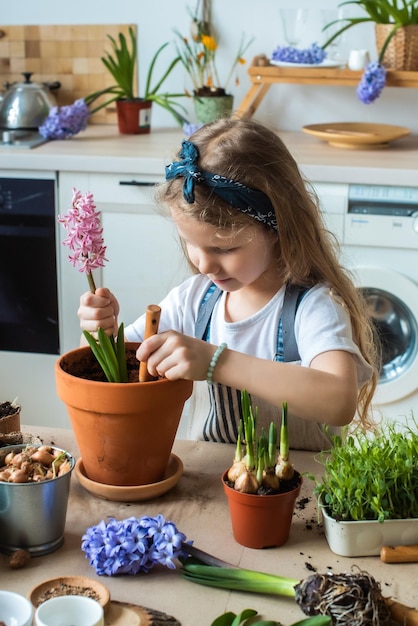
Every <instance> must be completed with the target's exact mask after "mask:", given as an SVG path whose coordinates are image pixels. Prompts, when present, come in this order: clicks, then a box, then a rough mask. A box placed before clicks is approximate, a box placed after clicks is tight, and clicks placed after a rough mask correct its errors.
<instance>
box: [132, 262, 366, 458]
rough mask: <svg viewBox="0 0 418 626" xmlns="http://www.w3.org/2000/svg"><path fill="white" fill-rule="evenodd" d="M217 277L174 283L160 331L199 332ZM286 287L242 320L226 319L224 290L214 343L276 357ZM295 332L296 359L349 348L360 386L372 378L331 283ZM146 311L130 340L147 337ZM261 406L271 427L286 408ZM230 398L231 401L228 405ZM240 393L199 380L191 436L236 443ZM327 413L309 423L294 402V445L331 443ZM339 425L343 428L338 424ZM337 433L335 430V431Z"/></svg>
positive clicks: (257, 401)
mask: <svg viewBox="0 0 418 626" xmlns="http://www.w3.org/2000/svg"><path fill="white" fill-rule="evenodd" d="M211 284H212V283H211V281H210V280H209V279H208V278H207V277H206V276H204V275H200V274H199V275H195V276H192V277H191V278H189V279H187V280H186V281H185V282H184V283H182V284H181V285H179V286H178V287H176V288H174V289H173V290H172V291H170V293H169V294H168V295H167V296H166V297H165V298H164V300H162V302H161V303H160V306H161V318H160V325H159V330H160V331H161V332H162V331H164V330H169V329H171V330H176V331H179V332H181V333H184V334H186V335H190V336H194V334H195V323H196V319H197V315H198V311H199V306H200V303H201V301H202V299H203V297H204V296H205V294H206V293H207V291H208V289H209V287H210V285H211ZM284 293H285V288H284V287H282V288H281V289H280V290H279V291H278V292H277V293H276V294H275V295H274V296H273V298H272V299H271V300H270V301H269V302H268V303H267V304H266V305H265V306H264V307H263V308H262V309H260V310H259V311H257V312H256V313H255V314H254V315H252V316H250V317H248V318H246V319H244V320H240V321H239V322H226V321H225V314H224V312H225V297H226V294H225V293H223V294H222V295H221V297H220V298H219V299H218V301H217V302H216V304H215V307H214V309H213V313H212V317H211V321H210V338H209V340H210V342H211V343H213V344H215V345H219V344H220V343H222V342H225V343H226V344H227V345H228V348H230V349H231V350H238V351H239V352H244V353H247V354H252V355H254V356H257V357H259V358H262V359H269V360H272V359H273V358H274V354H275V352H276V346H277V331H278V326H279V320H280V316H281V313H282V307H283V298H284ZM294 328H295V337H296V342H297V345H298V349H299V354H300V357H301V360H300V361H296V362H295V364H297V365H301V366H302V367H309V365H310V363H311V362H312V360H313V359H314V358H315V357H316V356H317V355H318V354H321V353H323V352H327V351H329V350H345V351H347V352H350V353H352V354H353V355H354V357H355V362H356V366H357V380H358V386H359V387H360V386H361V385H362V384H363V383H364V382H366V381H367V380H369V378H370V376H371V373H372V369H371V367H370V365H369V364H368V363H367V362H366V361H365V360H364V359H363V357H362V355H361V354H360V351H359V349H358V347H357V346H356V344H355V343H354V341H353V339H352V331H351V323H350V318H349V315H348V313H347V311H346V309H345V308H344V307H343V306H342V305H341V304H340V302H339V301H338V299H336V298H334V297H333V296H332V294H331V293H330V290H329V287H328V286H327V285H324V284H319V285H317V286H315V287H313V288H312V289H310V290H309V292H307V293H306V295H305V296H304V297H303V299H302V301H301V303H300V305H299V307H298V310H297V312H296V317H295V326H294ZM144 330H145V316H144V315H143V316H141V317H140V318H138V319H137V320H136V321H135V322H134V323H133V324H131V325H129V326H127V327H126V329H125V336H126V337H127V339H128V340H129V341H142V340H143V336H144ZM252 401H253V406H258V407H259V415H260V418H259V424H260V427H261V425H264V426H265V427H266V428H267V429H268V425H269V423H270V421H271V420H272V419H275V420H278V422H279V421H280V412H281V409H280V408H278V407H272V406H271V405H269V404H267V403H266V402H265V401H263V400H262V399H261V398H255V397H253V398H252ZM225 403H227V404H229V406H227V407H226V406H225ZM238 405H239V392H237V390H231V389H228V388H225V387H223V386H221V385H217V384H215V385H214V386H213V388H212V389H210V388H209V387H208V385H207V384H206V382H204V383H200V382H199V383H195V390H194V394H193V398H192V400H191V401H190V411H189V413H190V415H191V416H193V420H192V421H191V422H190V424H189V431H188V435H189V437H190V438H193V439H208V440H211V441H213V440H214V441H222V442H233V441H235V440H236V433H237V424H238V421H239V409H238ZM320 422H321V416H318V423H316V422H308V421H306V420H302V419H300V418H297V417H296V416H293V415H292V412H291V407H289V437H290V442H291V447H292V448H302V449H307V450H320V449H324V448H328V447H329V444H330V438H329V436H328V435H326V434H325V433H324V431H323V426H322V425H321V423H320ZM337 430H338V429H337ZM334 432H336V429H335V428H334V429H332V428H331V429H330V431H329V435H332V434H333V433H334Z"/></svg>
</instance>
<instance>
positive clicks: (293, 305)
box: [276, 285, 309, 363]
mask: <svg viewBox="0 0 418 626" xmlns="http://www.w3.org/2000/svg"><path fill="white" fill-rule="evenodd" d="M307 291H309V288H308V287H303V286H302V285H286V291H285V294H284V301H283V310H282V315H281V318H280V323H279V332H278V341H277V343H278V346H277V353H276V354H277V356H278V357H279V358H278V359H276V360H279V361H281V360H283V361H284V362H285V363H289V362H291V361H298V360H299V359H300V355H299V350H298V345H297V343H296V337H295V316H296V311H297V309H298V306H299V304H300V301H301V300H302V298H303V296H304V295H305V293H306V292H307ZM280 325H281V328H280ZM280 330H281V332H282V342H281V341H280V338H279V335H280ZM281 343H282V346H283V348H282V350H280V347H281V346H280V344H281ZM281 352H282V358H280V356H281Z"/></svg>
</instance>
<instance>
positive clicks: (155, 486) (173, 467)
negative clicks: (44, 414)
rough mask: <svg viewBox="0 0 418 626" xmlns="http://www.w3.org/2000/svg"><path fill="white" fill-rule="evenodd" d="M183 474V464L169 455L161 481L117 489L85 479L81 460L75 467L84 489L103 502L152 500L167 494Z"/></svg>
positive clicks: (115, 486) (116, 487)
mask: <svg viewBox="0 0 418 626" xmlns="http://www.w3.org/2000/svg"><path fill="white" fill-rule="evenodd" d="M182 474H183V462H182V460H181V459H180V458H179V457H178V456H177V455H175V454H171V455H170V460H169V461H168V466H167V469H166V472H165V475H164V478H163V480H160V481H158V482H157V483H151V484H149V485H132V486H128V487H119V486H118V485H105V484H103V483H97V482H95V481H94V480H91V479H90V478H88V477H87V475H86V472H85V469H84V465H83V460H82V459H78V461H77V463H76V466H75V475H76V476H77V478H78V481H79V483H80V485H82V487H84V489H87V491H90V493H92V494H94V495H95V496H98V497H99V498H104V499H105V500H113V501H116V502H140V501H142V500H152V499H153V498H158V496H161V495H163V494H164V493H167V491H169V490H170V489H172V488H173V487H174V486H175V485H177V483H178V482H179V480H180V478H181V476H182Z"/></svg>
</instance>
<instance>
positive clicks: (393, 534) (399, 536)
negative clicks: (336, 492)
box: [321, 506, 418, 556]
mask: <svg viewBox="0 0 418 626" xmlns="http://www.w3.org/2000/svg"><path fill="white" fill-rule="evenodd" d="M321 513H322V520H323V523H324V531H325V537H326V539H327V541H328V545H329V547H330V548H331V550H332V551H333V552H335V554H339V555H341V556H376V555H379V554H380V549H381V547H382V546H394V545H396V546H406V545H411V544H418V518H414V519H396V520H386V521H384V522H378V521H377V520H371V521H364V522H362V521H361V522H360V521H359V522H338V521H336V520H335V519H334V518H332V517H330V516H329V515H328V513H327V512H326V510H325V509H324V507H323V506H321Z"/></svg>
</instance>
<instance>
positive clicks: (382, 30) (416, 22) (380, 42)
mask: <svg viewBox="0 0 418 626" xmlns="http://www.w3.org/2000/svg"><path fill="white" fill-rule="evenodd" d="M346 4H353V5H356V6H357V7H359V8H361V9H363V10H364V12H365V15H364V16H360V17H343V18H340V19H338V20H333V21H332V22H330V23H329V24H327V25H326V26H325V27H324V30H325V31H326V29H327V28H331V27H332V28H334V27H335V25H336V24H338V23H339V22H342V23H343V26H341V28H339V29H337V30H336V32H334V33H333V35H332V36H331V37H330V38H329V39H328V40H327V41H326V42H325V43H324V45H323V46H322V47H323V48H327V46H329V44H330V43H332V42H333V41H334V40H335V39H336V38H337V37H339V36H340V35H341V34H342V33H344V32H345V31H346V30H348V29H349V28H352V27H353V26H356V25H357V24H362V23H365V22H372V23H374V24H375V34H376V47H377V51H378V60H377V61H372V62H371V63H369V64H368V65H367V67H366V69H365V71H364V74H363V77H362V80H361V81H360V83H359V86H358V88H357V94H358V97H359V99H360V100H361V101H362V102H364V103H365V104H369V103H371V102H373V101H374V100H375V99H376V98H377V97H378V96H379V95H380V93H381V92H382V89H383V87H384V86H385V83H386V68H387V69H391V70H406V71H416V70H418V2H417V0H400V1H399V0H373V2H371V1H370V0H347V1H346V2H342V3H341V4H340V5H339V6H340V7H341V6H344V5H346Z"/></svg>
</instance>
